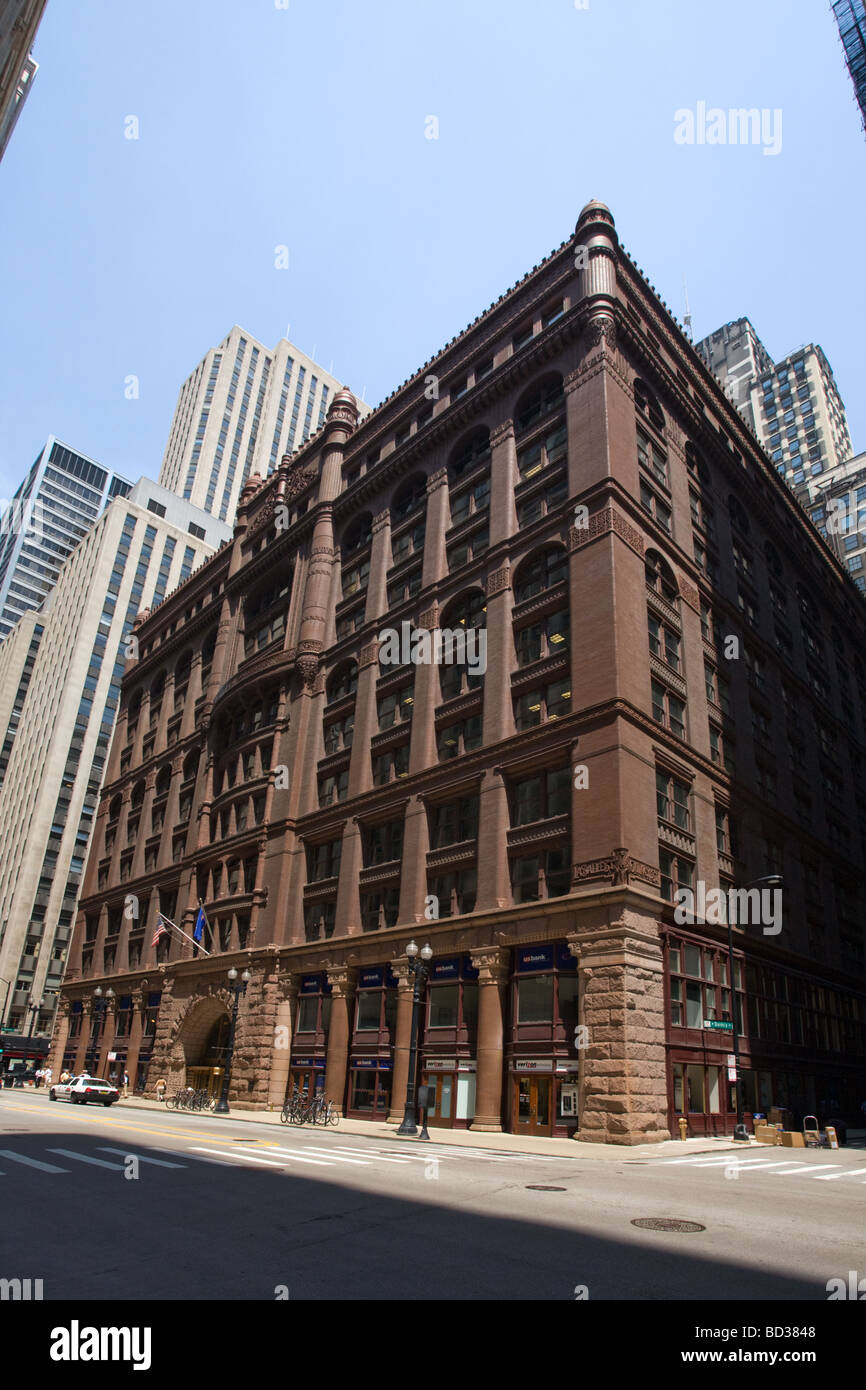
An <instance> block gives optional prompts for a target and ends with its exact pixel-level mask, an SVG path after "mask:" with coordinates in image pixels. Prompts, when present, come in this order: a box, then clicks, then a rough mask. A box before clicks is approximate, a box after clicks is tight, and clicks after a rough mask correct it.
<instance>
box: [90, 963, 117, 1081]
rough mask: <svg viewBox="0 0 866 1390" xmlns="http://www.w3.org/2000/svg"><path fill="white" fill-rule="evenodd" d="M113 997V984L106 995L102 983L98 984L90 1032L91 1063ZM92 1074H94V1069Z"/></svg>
mask: <svg viewBox="0 0 866 1390" xmlns="http://www.w3.org/2000/svg"><path fill="white" fill-rule="evenodd" d="M113 998H114V990H113V989H112V988H111V985H109V986H108V989H107V990H106V991H105V994H104V995H103V992H102V985H97V986H96V989H95V990H94V991H93V1012H94V1016H95V1023H94V1025H93V1028H92V1030H91V1033H90V1060H91V1063H92V1062H93V1060H94V1058H95V1057H96V1056H97V1055H98V1052H99V1040H100V1036H101V1034H102V1024H103V1020H104V1018H105V1015H106V1013H107V1012H108V1004H109V1001H110V1000H111V999H113ZM91 1075H93V1072H92V1069H91Z"/></svg>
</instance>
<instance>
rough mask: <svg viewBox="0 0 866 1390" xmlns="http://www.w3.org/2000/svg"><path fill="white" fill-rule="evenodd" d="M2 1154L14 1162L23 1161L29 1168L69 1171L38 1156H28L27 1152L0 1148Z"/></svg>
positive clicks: (58, 1171)
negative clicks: (41, 1160)
mask: <svg viewBox="0 0 866 1390" xmlns="http://www.w3.org/2000/svg"><path fill="white" fill-rule="evenodd" d="M0 1156H2V1157H3V1158H8V1159H9V1160H10V1161H11V1162H12V1163H23V1164H24V1165H25V1166H26V1167H27V1168H39V1169H40V1170H41V1171H42V1172H43V1173H68V1172H69V1169H68V1168H58V1167H56V1166H55V1164H53V1163H41V1162H40V1160H39V1159H38V1158H28V1156H27V1155H26V1154H16V1153H13V1152H12V1150H11V1149H0Z"/></svg>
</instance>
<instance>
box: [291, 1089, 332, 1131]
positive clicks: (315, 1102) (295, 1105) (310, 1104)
mask: <svg viewBox="0 0 866 1390" xmlns="http://www.w3.org/2000/svg"><path fill="white" fill-rule="evenodd" d="M280 1121H281V1123H282V1124H284V1125H286V1124H293V1125H303V1124H306V1123H307V1122H308V1121H309V1122H310V1123H311V1124H314V1125H338V1124H339V1123H340V1112H339V1110H338V1109H337V1107H336V1106H335V1105H334V1103H333V1101H330V1100H325V1097H324V1096H323V1095H321V1094H320V1095H317V1096H314V1097H313V1098H312V1100H310V1099H309V1098H308V1097H307V1096H306V1095H305V1094H304V1093H303V1092H298V1091H295V1092H294V1093H293V1094H292V1095H291V1096H288V1097H287V1098H286V1102H285V1104H284V1105H283V1108H282V1110H281V1112H280Z"/></svg>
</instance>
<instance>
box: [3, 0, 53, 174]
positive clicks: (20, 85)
mask: <svg viewBox="0 0 866 1390" xmlns="http://www.w3.org/2000/svg"><path fill="white" fill-rule="evenodd" d="M46 3H47V0H4V3H3V5H2V7H0V159H2V158H3V154H4V152H5V150H6V146H7V145H8V143H9V137H10V136H11V134H12V131H13V130H14V128H15V122H16V121H17V120H18V117H19V115H20V114H21V107H22V106H23V105H24V102H25V100H26V98H27V94H28V93H29V91H30V88H31V87H32V86H33V79H34V77H35V76H36V69H37V67H38V64H37V63H34V61H33V59H32V58H31V57H30V49H31V46H32V44H33V40H34V39H35V38H36V30H37V29H38V28H39V21H40V20H41V19H42V15H43V13H44V12H45V6H46Z"/></svg>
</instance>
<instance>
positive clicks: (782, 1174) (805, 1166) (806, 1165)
mask: <svg viewBox="0 0 866 1390" xmlns="http://www.w3.org/2000/svg"><path fill="white" fill-rule="evenodd" d="M810 1167H811V1164H809V1163H795V1164H794V1166H793V1167H792V1168H783V1169H782V1171H781V1172H780V1173H779V1172H777V1173H773V1177H774V1178H786V1177H788V1175H789V1174H793V1173H802V1172H803V1170H804V1169H806V1171H807V1172H808V1170H809V1169H810Z"/></svg>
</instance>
